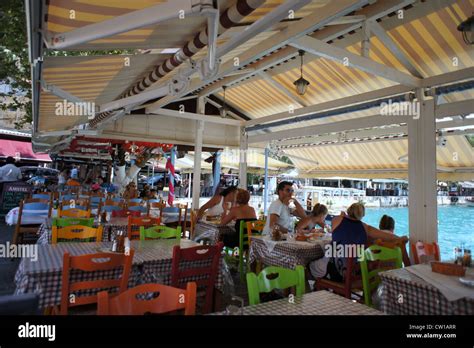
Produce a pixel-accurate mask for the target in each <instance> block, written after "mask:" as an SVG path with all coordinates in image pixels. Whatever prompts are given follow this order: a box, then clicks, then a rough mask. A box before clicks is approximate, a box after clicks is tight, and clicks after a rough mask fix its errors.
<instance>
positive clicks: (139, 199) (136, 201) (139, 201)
mask: <svg viewBox="0 0 474 348" xmlns="http://www.w3.org/2000/svg"><path fill="white" fill-rule="evenodd" d="M128 201H129V202H132V203H141V202H143V199H142V198H131V199H129V200H128Z"/></svg>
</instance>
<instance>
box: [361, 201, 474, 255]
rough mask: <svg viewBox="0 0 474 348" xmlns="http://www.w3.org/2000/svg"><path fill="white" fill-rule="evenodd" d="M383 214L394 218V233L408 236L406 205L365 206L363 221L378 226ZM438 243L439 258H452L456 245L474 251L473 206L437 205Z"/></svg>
mask: <svg viewBox="0 0 474 348" xmlns="http://www.w3.org/2000/svg"><path fill="white" fill-rule="evenodd" d="M384 214H386V215H389V216H391V217H393V218H394V219H395V234H396V235H399V236H408V207H403V208H367V209H366V211H365V217H364V219H363V221H364V222H365V223H367V224H369V225H372V226H374V227H377V228H378V227H379V221H380V218H381V217H382V216H383V215H384ZM438 244H439V248H440V252H441V260H452V259H453V258H454V248H456V247H461V246H464V248H466V249H471V253H472V252H474V207H468V206H463V205H442V206H438Z"/></svg>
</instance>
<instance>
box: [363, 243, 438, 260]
mask: <svg viewBox="0 0 474 348" xmlns="http://www.w3.org/2000/svg"><path fill="white" fill-rule="evenodd" d="M407 243H408V240H405V241H396V242H388V241H384V240H381V239H376V240H375V241H374V243H373V244H375V245H380V246H383V247H386V248H390V249H395V248H400V250H401V251H402V259H403V265H404V266H405V267H408V266H410V265H411V261H410V257H409V256H408V253H407V247H406V244H407ZM369 246H370V245H369ZM438 261H439V260H438Z"/></svg>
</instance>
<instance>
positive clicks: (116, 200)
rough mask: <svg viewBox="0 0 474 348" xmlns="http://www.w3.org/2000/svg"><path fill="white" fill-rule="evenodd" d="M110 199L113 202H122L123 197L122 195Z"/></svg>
mask: <svg viewBox="0 0 474 348" xmlns="http://www.w3.org/2000/svg"><path fill="white" fill-rule="evenodd" d="M112 200H113V201H114V202H123V198H122V197H114V198H112Z"/></svg>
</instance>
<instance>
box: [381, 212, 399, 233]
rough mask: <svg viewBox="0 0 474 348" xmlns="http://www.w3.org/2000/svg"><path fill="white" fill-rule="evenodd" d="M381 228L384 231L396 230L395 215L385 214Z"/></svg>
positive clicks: (391, 231)
mask: <svg viewBox="0 0 474 348" xmlns="http://www.w3.org/2000/svg"><path fill="white" fill-rule="evenodd" d="M379 229H380V230H382V231H384V232H389V233H393V232H394V231H395V220H394V219H393V217H391V216H388V215H384V216H382V218H381V219H380V223H379Z"/></svg>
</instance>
